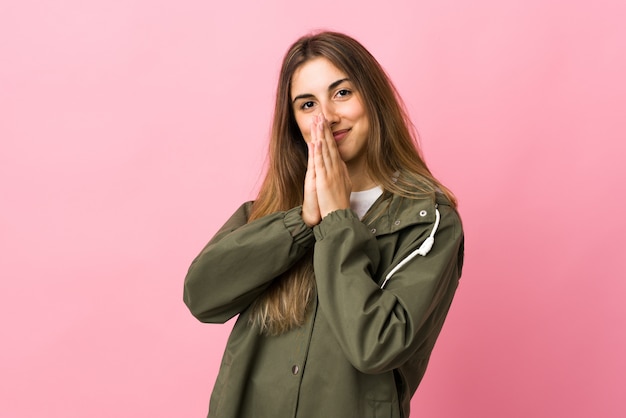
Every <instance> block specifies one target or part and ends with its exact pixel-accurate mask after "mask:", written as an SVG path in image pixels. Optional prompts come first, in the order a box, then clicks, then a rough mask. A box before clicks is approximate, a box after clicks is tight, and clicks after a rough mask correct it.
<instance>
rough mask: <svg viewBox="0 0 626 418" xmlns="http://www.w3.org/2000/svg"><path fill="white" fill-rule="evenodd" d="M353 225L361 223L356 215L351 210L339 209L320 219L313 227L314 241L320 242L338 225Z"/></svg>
mask: <svg viewBox="0 0 626 418" xmlns="http://www.w3.org/2000/svg"><path fill="white" fill-rule="evenodd" d="M346 222H348V223H353V222H358V223H361V221H360V220H359V218H358V217H357V216H356V214H355V213H354V212H353V211H352V209H339V210H336V211H334V212H331V213H329V214H328V215H326V216H325V217H324V219H322V222H320V223H319V224H318V225H316V226H315V227H313V233H314V234H315V239H316V240H317V241H321V240H323V239H324V237H325V236H326V235H328V234H329V233H330V232H331V231H333V230H336V229H337V224H338V223H346Z"/></svg>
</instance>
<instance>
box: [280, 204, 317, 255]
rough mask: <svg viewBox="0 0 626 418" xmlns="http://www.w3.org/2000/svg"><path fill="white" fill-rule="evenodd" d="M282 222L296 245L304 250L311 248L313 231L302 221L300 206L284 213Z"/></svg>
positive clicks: (313, 240) (313, 241)
mask: <svg viewBox="0 0 626 418" xmlns="http://www.w3.org/2000/svg"><path fill="white" fill-rule="evenodd" d="M283 222H284V223H285V227H286V228H287V230H288V231H289V233H290V234H291V236H292V237H293V240H294V242H295V243H296V244H297V245H299V246H301V247H305V248H306V247H312V246H313V244H314V243H315V239H314V236H313V230H312V229H311V228H309V227H308V226H306V224H305V223H304V221H303V220H302V206H296V207H295V208H293V209H289V210H288V211H287V212H285V216H284V218H283Z"/></svg>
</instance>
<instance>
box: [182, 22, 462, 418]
mask: <svg viewBox="0 0 626 418" xmlns="http://www.w3.org/2000/svg"><path fill="white" fill-rule="evenodd" d="M455 207H456V201H455V199H454V197H453V195H452V193H451V192H450V191H449V190H448V189H447V188H446V187H445V186H443V185H442V184H441V183H440V182H438V181H437V180H436V179H435V178H434V177H433V175H432V174H431V173H430V171H429V170H428V168H427V167H426V164H425V163H424V161H423V159H422V158H421V156H420V152H419V151H418V149H417V145H416V140H415V137H414V135H413V134H412V129H411V124H410V122H409V120H408V118H407V115H406V113H405V111H404V109H403V106H402V105H401V101H400V98H399V96H398V95H397V93H396V91H395V89H394V87H393V85H392V83H391V82H390V80H389V79H388V77H387V76H386V74H385V72H384V71H383V70H382V68H381V67H380V65H379V64H378V62H377V61H376V60H375V59H374V58H373V57H372V55H370V53H369V52H368V51H367V50H366V49H365V48H364V47H363V46H362V45H361V44H359V43H358V42H357V41H355V40H354V39H352V38H350V37H348V36H346V35H343V34H339V33H334V32H323V33H318V34H315V35H312V36H306V37H303V38H301V39H299V40H298V41H297V42H296V43H295V44H293V45H292V46H291V48H290V49H289V51H288V52H287V55H286V56H285V58H284V61H283V65H282V69H281V73H280V78H279V82H278V90H277V94H276V107H275V111H274V122H273V128H272V134H271V140H270V149H269V167H268V170H267V174H266V176H265V180H264V182H263V184H262V187H261V190H260V192H259V194H258V197H257V199H256V200H255V201H254V202H247V203H244V204H243V205H242V206H241V207H240V208H239V209H238V210H237V211H236V212H235V213H234V214H233V215H232V217H231V218H230V219H229V220H228V221H227V222H226V224H225V225H224V226H223V227H222V228H221V229H220V231H219V232H218V233H217V234H216V235H215V236H214V237H213V239H212V240H211V241H210V242H209V243H208V244H207V246H206V247H205V248H204V249H203V250H202V252H201V253H200V254H199V255H198V256H197V258H196V259H195V260H194V261H193V263H192V264H191V267H190V269H189V273H188V275H187V277H186V279H185V290H184V300H185V303H186V304H187V306H188V307H189V309H190V310H191V312H192V313H193V315H194V316H195V317H196V318H198V319H199V320H200V321H203V322H214V323H215V322H216V323H223V322H225V321H227V320H228V319H230V318H232V317H234V316H235V315H239V317H238V319H237V322H236V323H235V325H234V328H233V330H232V333H231V336H230V338H229V340H228V344H227V346H226V351H225V353H224V357H223V360H222V364H221V368H220V372H219V375H218V378H217V381H216V383H215V387H214V389H213V394H212V396H211V403H210V407H209V417H219V418H246V417H258V418H286V417H300V418H308V417H324V418H338V417H341V418H346V417H354V418H366V417H379V418H380V417H385V418H387V417H394V418H396V417H408V416H409V408H410V400H411V397H412V395H413V394H414V393H415V390H416V389H417V387H418V385H419V383H420V380H421V379H422V376H423V375H424V371H425V369H426V365H427V363H428V360H429V357H430V354H431V351H432V349H433V346H434V344H435V340H436V339H437V336H438V335H439V331H440V330H441V327H442V325H443V322H444V319H445V317H446V314H447V312H448V309H449V307H450V303H451V301H452V298H453V295H454V293H455V290H456V288H457V285H458V280H459V277H460V275H461V268H462V265H463V230H462V226H461V221H460V219H459V216H458V214H457V212H456V209H455Z"/></svg>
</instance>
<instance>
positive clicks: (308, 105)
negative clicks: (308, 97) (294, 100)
mask: <svg viewBox="0 0 626 418" xmlns="http://www.w3.org/2000/svg"><path fill="white" fill-rule="evenodd" d="M312 107H313V102H304V103H302V105H301V106H300V109H302V110H307V109H310V108H312Z"/></svg>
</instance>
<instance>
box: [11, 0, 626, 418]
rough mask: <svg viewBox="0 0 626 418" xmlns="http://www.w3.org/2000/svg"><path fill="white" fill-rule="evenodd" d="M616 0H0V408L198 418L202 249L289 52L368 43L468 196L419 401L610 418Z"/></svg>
mask: <svg viewBox="0 0 626 418" xmlns="http://www.w3.org/2000/svg"><path fill="white" fill-rule="evenodd" d="M625 16H626V3H624V2H623V1H620V0H615V1H609V0H598V1H595V2H582V1H566V0H563V1H558V0H548V1H546V0H509V1H500V0H477V1H462V0H461V1H459V0H454V1H452V0H441V1H437V2H413V1H393V0H388V1H385V2H383V3H382V4H381V3H379V2H370V3H364V2H363V1H343V2H336V1H334V0H320V1H318V2H316V3H315V4H312V3H306V2H305V3H299V2H291V1H280V0H272V1H267V2H255V1H247V2H237V1H233V2H219V3H218V2H211V1H201V0H181V1H176V2H174V1H163V0H156V1H155V0H152V1H146V0H124V1H121V0H108V1H103V0H96V1H89V2H85V1H79V0H66V1H63V2H41V1H33V0H20V1H15V2H9V1H4V2H2V4H0V141H1V142H0V144H1V145H0V199H1V202H0V275H1V280H0V298H1V300H0V327H1V328H0V329H1V330H2V331H1V332H2V342H1V344H0V416H2V417H12V418H18V417H19V418H21V417H35V416H45V417H63V418H74V417H90V418H100V417H102V418H104V417H107V418H108V417H148V416H149V417H163V418H171V417H202V416H205V413H206V409H207V405H208V400H209V394H210V390H211V387H212V385H213V381H214V379H215V376H216V373H217V367H218V365H219V361H220V358H221V353H222V350H223V347H224V344H225V340H226V337H227V335H228V332H229V326H218V325H203V324H200V323H198V322H196V321H195V320H194V319H193V318H192V317H191V315H190V314H189V313H188V312H187V310H186V308H185V306H184V305H183V302H182V281H183V277H184V275H185V272H186V269H187V267H188V265H189V263H190V262H191V259H192V258H193V257H194V256H195V255H196V253H197V252H198V251H199V250H200V248H201V247H202V246H203V245H204V243H205V242H206V241H207V240H208V239H209V238H210V236H211V235H212V234H213V233H214V232H215V231H216V229H217V228H218V227H219V226H220V225H221V223H222V222H223V221H224V220H225V219H226V217H227V216H228V215H229V214H230V213H231V212H232V211H233V210H234V209H235V208H236V207H237V206H238V204H239V203H240V202H242V201H243V200H246V199H249V198H251V197H252V196H254V191H255V189H256V187H257V186H258V180H257V179H258V177H259V174H260V173H261V171H262V166H263V160H264V154H265V146H266V139H267V133H268V130H269V119H270V115H271V106H272V98H273V91H274V88H275V82H276V77H277V74H278V66H279V63H280V60H281V58H282V55H283V53H284V52H285V50H286V48H287V47H288V46H289V44H290V43H291V42H292V41H294V40H295V39H296V38H297V37H298V36H300V35H301V34H304V33H305V32H307V31H309V30H311V29H315V28H330V29H336V30H340V31H345V32H347V33H349V34H352V35H353V36H355V37H357V38H358V39H359V40H361V41H362V42H363V43H364V44H365V45H366V46H367V47H368V48H369V49H370V50H371V51H372V53H373V54H374V55H375V56H376V57H377V58H378V59H379V60H380V62H381V63H382V64H383V65H384V67H385V68H386V69H387V70H388V72H389V73H390V75H391V76H392V78H393V80H394V81H395V82H396V84H397V86H398V88H399V89H400V91H401V92H402V94H403V96H404V98H405V100H406V102H407V106H408V108H409V110H410V112H411V114H412V116H413V117H414V120H415V123H416V125H417V127H418V129H419V131H420V133H421V136H422V145H423V148H424V150H425V153H426V156H427V160H428V161H429V163H430V164H431V166H432V168H433V170H434V171H435V173H436V174H437V175H439V176H440V177H441V179H442V180H444V181H445V182H446V183H447V184H448V185H449V186H450V187H452V188H453V189H454V190H455V191H456V193H457V194H458V197H459V199H460V202H461V210H462V215H463V217H464V221H465V228H466V233H467V245H466V248H467V253H466V260H467V261H466V269H465V274H464V277H463V278H462V285H461V287H460V290H459V293H458V297H457V299H456V301H455V303H454V305H453V308H452V310H451V313H450V316H449V320H448V323H447V325H446V327H445V328H444V331H443V333H442V335H441V339H440V341H439V343H438V345H437V347H436V348H435V352H434V356H433V359H432V363H431V367H430V370H429V372H428V373H427V375H426V378H425V381H424V382H423V384H422V386H421V388H420V389H419V391H418V394H417V395H416V397H415V398H414V401H413V407H414V415H415V416H420V417H428V418H456V417H481V418H485V417H493V418H502V417H507V418H517V417H519V418H528V417H542V418H543V417H546V418H548V417H550V418H552V417H569V418H579V417H580V418H583V417H615V418H617V417H623V416H626V405H625V404H624V401H623V399H624V396H623V391H624V388H625V387H626V377H625V376H626V364H625V360H624V359H625V356H624V353H625V352H626V335H625V332H624V329H625V322H626V321H625V320H626V306H625V305H626V304H625V303H624V295H625V294H626V293H625V291H626V285H625V280H624V279H625V278H626V277H625V276H626V275H625V274H624V269H623V265H622V262H623V260H622V259H621V257H623V254H624V250H626V244H625V240H624V236H625V234H626V221H625V216H624V210H625V209H626V205H625V198H624V195H623V192H624V185H623V184H624V180H626V175H625V174H626V173H625V169H624V157H625V156H626V145H625V143H626V128H625V127H624V113H625V110H626V82H625V81H624V80H625V78H624V75H625V74H626V56H625V51H626V45H624V39H626V26H624V24H623V21H624V17H625Z"/></svg>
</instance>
